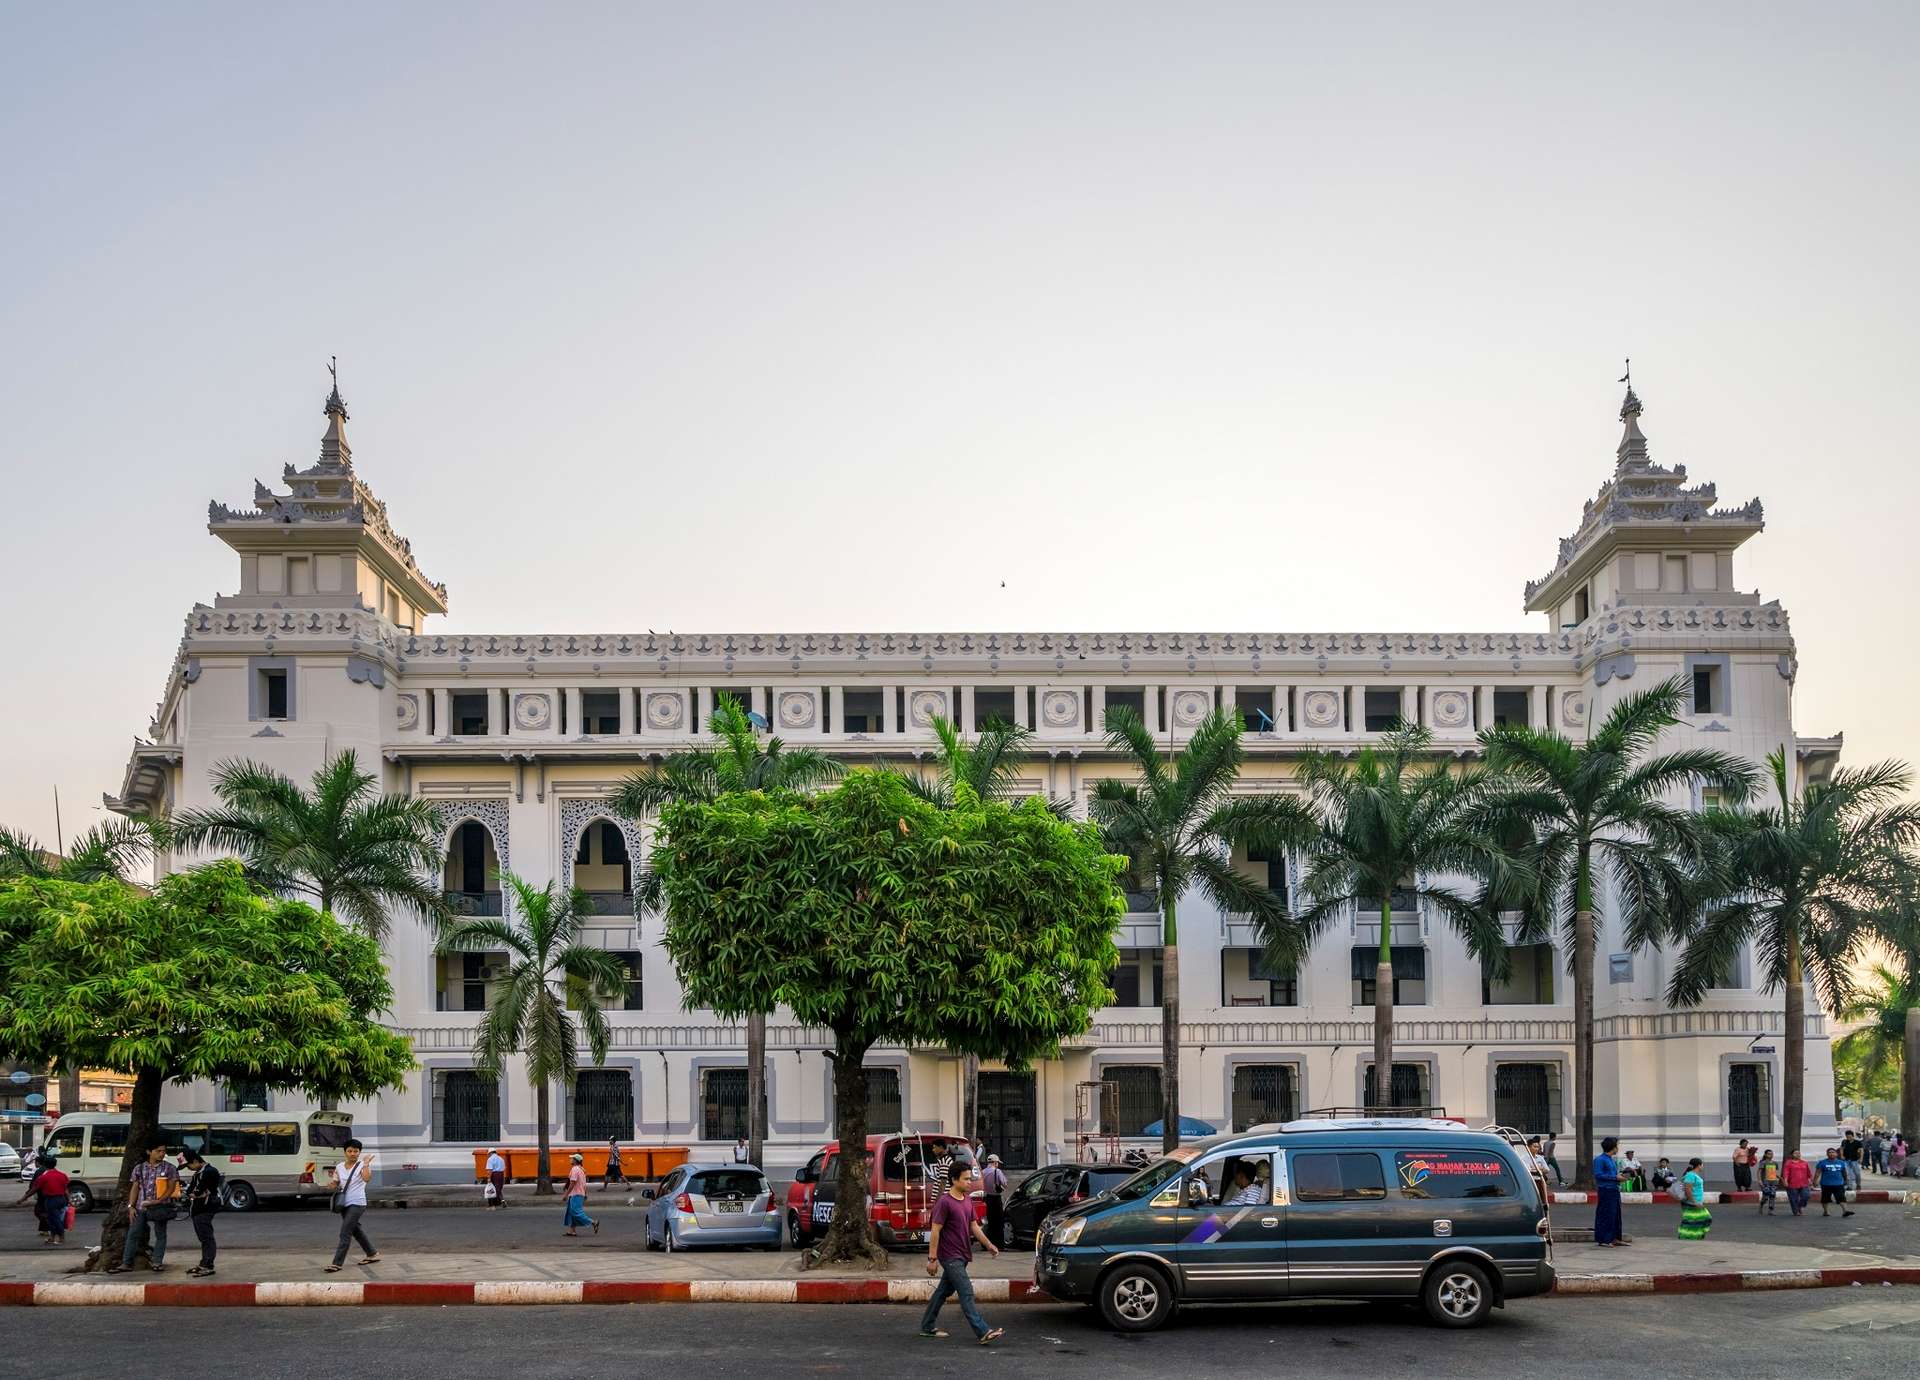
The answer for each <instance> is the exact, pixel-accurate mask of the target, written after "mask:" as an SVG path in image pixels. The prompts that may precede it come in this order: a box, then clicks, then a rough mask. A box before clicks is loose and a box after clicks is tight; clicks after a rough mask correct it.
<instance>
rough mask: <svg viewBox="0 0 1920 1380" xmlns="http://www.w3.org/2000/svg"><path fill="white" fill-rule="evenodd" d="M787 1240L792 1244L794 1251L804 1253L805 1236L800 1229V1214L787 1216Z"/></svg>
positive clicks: (795, 1213) (791, 1213)
mask: <svg viewBox="0 0 1920 1380" xmlns="http://www.w3.org/2000/svg"><path fill="white" fill-rule="evenodd" d="M787 1240H788V1241H790V1242H791V1243H792V1244H793V1248H794V1249H795V1250H796V1251H804V1250H805V1249H806V1248H807V1234H806V1232H805V1231H803V1230H802V1229H801V1227H800V1214H799V1213H797V1212H789V1213H788V1214H787Z"/></svg>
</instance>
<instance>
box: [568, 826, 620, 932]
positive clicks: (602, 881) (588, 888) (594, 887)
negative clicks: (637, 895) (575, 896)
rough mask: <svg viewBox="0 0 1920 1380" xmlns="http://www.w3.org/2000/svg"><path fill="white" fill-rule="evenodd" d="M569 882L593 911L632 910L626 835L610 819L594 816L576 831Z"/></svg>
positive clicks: (618, 913) (604, 913)
mask: <svg viewBox="0 0 1920 1380" xmlns="http://www.w3.org/2000/svg"><path fill="white" fill-rule="evenodd" d="M573 884H574V885H575V886H577V887H579V888H580V889H581V890H582V891H584V892H586V893H587V899H588V901H589V902H590V903H591V908H592V911H593V913H594V914H595V915H629V914H631V913H632V912H633V863H632V861H631V859H630V858H629V857H628V854H627V836H626V835H625V834H623V833H621V832H620V829H619V827H618V826H617V825H615V824H614V823H613V822H612V821H611V820H606V819H596V820H594V821H593V822H592V823H590V824H588V825H587V827H586V828H585V829H582V830H581V831H580V846H579V848H578V849H576V850H575V851H574V855H573Z"/></svg>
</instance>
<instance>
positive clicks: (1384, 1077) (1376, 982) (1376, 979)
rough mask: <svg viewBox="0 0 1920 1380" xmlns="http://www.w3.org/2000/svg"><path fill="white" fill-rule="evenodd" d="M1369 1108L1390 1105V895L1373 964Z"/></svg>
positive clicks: (1382, 913)
mask: <svg viewBox="0 0 1920 1380" xmlns="http://www.w3.org/2000/svg"><path fill="white" fill-rule="evenodd" d="M1369 1100H1370V1101H1371V1102H1372V1104H1373V1105H1375V1106H1379V1107H1391V1106H1393V1105H1394V1102H1393V893H1392V892H1391V891H1389V892H1388V893H1387V895H1386V897H1385V898H1384V899H1382V900H1381V902H1380V956H1379V959H1378V961H1376V962H1375V963H1374V965H1373V1097H1372V1098H1371V1099H1369Z"/></svg>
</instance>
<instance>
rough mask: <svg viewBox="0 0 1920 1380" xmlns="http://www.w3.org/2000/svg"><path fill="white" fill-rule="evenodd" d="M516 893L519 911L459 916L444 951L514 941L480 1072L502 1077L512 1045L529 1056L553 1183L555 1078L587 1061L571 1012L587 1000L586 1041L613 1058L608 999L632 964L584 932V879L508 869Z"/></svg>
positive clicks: (479, 1038)
mask: <svg viewBox="0 0 1920 1380" xmlns="http://www.w3.org/2000/svg"><path fill="white" fill-rule="evenodd" d="M501 881H502V882H504V883H505V885H506V886H507V888H508V889H509V890H511V891H512V893H513V901H514V903H513V906H512V908H511V913H512V917H513V918H512V919H511V920H508V919H500V918H493V917H488V918H471V919H463V920H457V921H455V922H454V923H453V925H452V926H451V928H449V929H448V931H447V934H446V937H445V938H444V939H443V940H442V941H441V943H440V949H441V952H442V953H481V952H488V951H498V950H505V951H506V953H507V955H508V961H507V975H506V977H505V978H503V979H501V980H500V981H499V982H497V983H495V984H494V986H493V989H492V996H491V997H490V998H489V1000H488V1003H487V1014H486V1015H485V1016H483V1017H482V1018H481V1021H480V1025H479V1027H478V1029H477V1030H476V1032H475V1034H474V1042H473V1052H474V1058H475V1062H476V1063H477V1064H478V1066H479V1071H480V1073H481V1074H482V1075H483V1076H485V1077H488V1078H492V1079H496V1080H497V1079H498V1078H499V1077H500V1070H501V1066H502V1065H503V1064H504V1063H505V1061H506V1057H507V1056H508V1055H509V1054H518V1053H521V1052H522V1051H524V1052H525V1054H526V1056H527V1078H528V1080H529V1081H530V1082H531V1083H532V1084H533V1088H534V1115H535V1116H537V1117H538V1118H539V1121H540V1162H539V1182H538V1184H537V1185H536V1186H535V1189H534V1191H535V1192H536V1193H543V1194H544V1193H552V1192H553V1180H552V1177H551V1175H550V1172H549V1167H548V1163H547V1161H548V1155H549V1148H550V1141H549V1136H548V1128H547V1121H548V1118H549V1114H550V1112H549V1102H548V1098H549V1096H550V1094H551V1092H552V1088H553V1084H554V1083H555V1082H558V1081H562V1080H564V1081H567V1082H571V1081H572V1079H573V1076H574V1073H575V1072H576V1070H577V1069H578V1067H579V1062H580V1041H579V1032H578V1031H577V1030H576V1029H575V1028H574V1022H573V1016H572V1015H571V1014H570V1013H569V1012H568V1010H567V1005H568V1003H569V1001H571V1003H572V1004H573V1005H574V1007H575V1008H576V1009H577V1010H578V1013H579V1017H580V1029H583V1030H585V1031H586V1035H587V1049H588V1051H589V1052H590V1053H591V1054H592V1055H593V1062H594V1063H595V1064H596V1065H598V1064H602V1063H605V1062H606V1058H607V1047H608V1045H609V1044H611V1042H612V1039H613V1032H612V1029H611V1028H610V1027H609V1026H608V1025H607V1014H606V1010H605V1008H604V1006H603V1005H602V1003H603V1002H606V1001H611V1000H613V999H614V998H615V997H616V996H618V995H619V994H620V993H621V992H622V991H624V990H625V988H626V980H627V970H626V966H625V965H624V964H623V963H621V961H620V960H619V959H617V958H615V957H614V956H613V954H611V953H609V952H608V951H607V950H605V949H597V948H594V947H593V946H592V945H589V944H583V943H581V942H580V932H581V930H582V928H583V927H584V924H585V922H586V919H587V917H588V915H589V914H590V913H591V909H590V907H591V903H590V902H589V901H588V900H587V895H586V893H585V892H584V891H581V890H580V889H579V888H577V887H576V888H574V889H573V890H571V891H561V890H560V889H559V888H558V887H556V886H555V885H554V884H553V883H552V882H548V883H547V884H546V885H545V886H544V887H540V888H538V889H536V888H535V887H534V886H533V885H532V883H530V882H527V881H526V880H524V879H523V878H520V877H516V876H514V875H513V873H511V872H503V873H502V874H501Z"/></svg>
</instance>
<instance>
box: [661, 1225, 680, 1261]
mask: <svg viewBox="0 0 1920 1380" xmlns="http://www.w3.org/2000/svg"><path fill="white" fill-rule="evenodd" d="M660 1235H661V1236H662V1238H663V1239H664V1241H665V1244H664V1245H663V1246H662V1247H661V1249H662V1250H664V1251H665V1252H666V1253H667V1254H668V1255H672V1254H673V1253H674V1252H675V1251H677V1250H679V1249H680V1244H679V1243H678V1242H677V1241H675V1240H674V1239H673V1223H671V1222H669V1223H667V1229H666V1230H665V1231H664V1232H662V1233H660Z"/></svg>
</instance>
